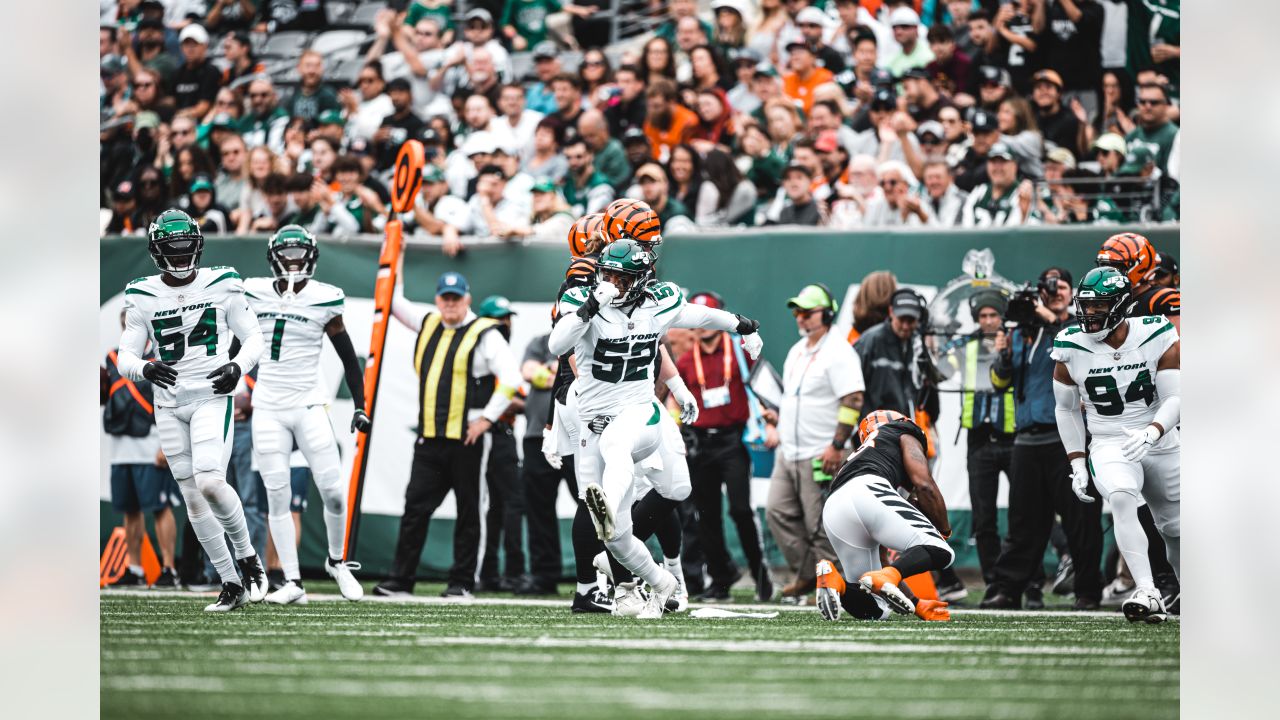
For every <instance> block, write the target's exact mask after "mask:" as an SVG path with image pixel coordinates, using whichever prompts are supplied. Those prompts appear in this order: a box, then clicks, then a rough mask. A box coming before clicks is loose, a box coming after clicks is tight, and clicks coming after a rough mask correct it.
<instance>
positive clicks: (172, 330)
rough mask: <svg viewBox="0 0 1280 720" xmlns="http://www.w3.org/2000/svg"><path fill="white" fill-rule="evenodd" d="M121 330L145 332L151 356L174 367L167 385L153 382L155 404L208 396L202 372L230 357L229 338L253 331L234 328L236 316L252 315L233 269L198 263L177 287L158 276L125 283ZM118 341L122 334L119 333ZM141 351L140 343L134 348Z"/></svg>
mask: <svg viewBox="0 0 1280 720" xmlns="http://www.w3.org/2000/svg"><path fill="white" fill-rule="evenodd" d="M124 307H125V330H126V332H125V335H124V336H123V337H124V338H127V337H129V336H130V335H131V333H130V331H134V333H137V335H136V336H137V337H141V333H145V335H146V337H147V338H148V339H149V340H150V341H151V344H152V346H153V347H154V348H155V351H156V357H157V358H158V359H160V360H162V361H164V362H166V363H168V364H169V365H172V366H173V367H174V369H176V370H177V371H178V381H177V383H176V384H175V385H174V386H173V387H171V388H164V387H160V386H159V385H155V386H154V387H153V389H154V393H155V394H154V398H155V404H156V407H178V406H180V405H186V404H187V403H190V402H194V401H196V400H201V399H205V398H210V397H213V396H214V392H213V381H212V380H210V379H209V378H208V377H206V376H207V375H208V374H209V373H211V372H213V371H214V370H216V369H218V368H220V367H222V366H223V365H226V364H227V363H228V362H230V361H231V360H230V357H229V356H230V351H231V340H232V337H233V336H234V335H236V334H238V335H241V337H244V336H245V334H246V333H248V332H254V331H256V327H254V326H253V325H252V324H250V325H249V326H248V327H235V325H236V323H237V322H238V320H237V318H245V319H249V318H252V315H251V314H250V312H249V308H248V305H246V303H245V297H244V283H243V282H242V281H241V280H240V275H239V274H238V273H236V270H235V268H232V267H227V266H219V267H210V268H200V269H199V270H198V271H197V272H196V277H195V279H194V280H192V281H191V282H190V283H188V284H186V285H183V286H182V287H171V286H169V285H166V284H165V283H164V281H163V280H161V279H160V276H159V275H149V276H147V277H142V278H138V279H137V280H134V281H133V282H131V283H129V284H128V285H126V286H125V289H124ZM122 344H123V338H122ZM134 350H135V352H137V353H138V354H139V355H141V351H142V348H141V347H138V348H134Z"/></svg>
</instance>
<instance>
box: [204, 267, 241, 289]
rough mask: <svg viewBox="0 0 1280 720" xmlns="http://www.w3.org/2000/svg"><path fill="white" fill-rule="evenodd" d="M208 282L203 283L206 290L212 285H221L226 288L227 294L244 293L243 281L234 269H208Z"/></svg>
mask: <svg viewBox="0 0 1280 720" xmlns="http://www.w3.org/2000/svg"><path fill="white" fill-rule="evenodd" d="M208 270H209V282H207V283H205V287H206V288H210V287H213V286H214V285H218V284H222V285H226V286H227V288H226V289H227V292H244V281H243V280H242V279H241V278H240V273H238V272H236V269H235V268H233V267H229V266H226V265H221V266H218V267H211V268H208Z"/></svg>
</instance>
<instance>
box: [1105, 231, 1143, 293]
mask: <svg viewBox="0 0 1280 720" xmlns="http://www.w3.org/2000/svg"><path fill="white" fill-rule="evenodd" d="M1157 258H1158V255H1157V254H1156V249H1155V247H1154V246H1152V245H1151V241H1150V240H1148V239H1146V238H1145V237H1143V236H1141V235H1139V234H1137V233H1119V234H1117V235H1112V236H1111V237H1109V238H1107V241H1106V242H1104V243H1102V248H1101V249H1100V250H1098V259H1097V262H1096V264H1097V265H1098V267H1112V268H1115V269H1116V270H1119V271H1120V272H1121V273H1123V274H1124V275H1125V277H1127V278H1129V282H1130V283H1132V284H1133V285H1137V284H1138V283H1140V282H1142V281H1143V280H1146V279H1147V278H1149V277H1151V275H1153V274H1154V273H1155V271H1156V267H1157Z"/></svg>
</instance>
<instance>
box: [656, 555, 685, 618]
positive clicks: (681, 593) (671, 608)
mask: <svg viewBox="0 0 1280 720" xmlns="http://www.w3.org/2000/svg"><path fill="white" fill-rule="evenodd" d="M662 567H664V568H666V569H667V572H669V573H671V574H672V575H673V576H674V577H675V579H676V593H675V595H672V596H671V599H670V600H668V601H667V607H666V610H667V612H684V611H685V610H688V609H689V587H688V586H687V585H685V583H684V566H683V565H682V564H681V562H680V558H676V559H675V560H671V561H668V560H667V559H666V558H663V559H662Z"/></svg>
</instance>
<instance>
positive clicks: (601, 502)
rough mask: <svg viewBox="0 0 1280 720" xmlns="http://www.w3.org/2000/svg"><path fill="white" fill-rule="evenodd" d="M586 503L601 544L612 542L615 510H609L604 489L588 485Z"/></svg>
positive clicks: (614, 527)
mask: <svg viewBox="0 0 1280 720" xmlns="http://www.w3.org/2000/svg"><path fill="white" fill-rule="evenodd" d="M584 502H586V504H587V512H588V513H589V514H590V515H591V524H593V525H595V526H596V537H597V538H599V539H600V541H601V542H608V541H610V540H612V539H613V533H614V530H615V529H616V526H615V524H614V519H613V510H610V509H609V501H608V499H607V498H605V495H604V488H602V487H600V486H599V485H588V486H587V490H586V493H585V497H584Z"/></svg>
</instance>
